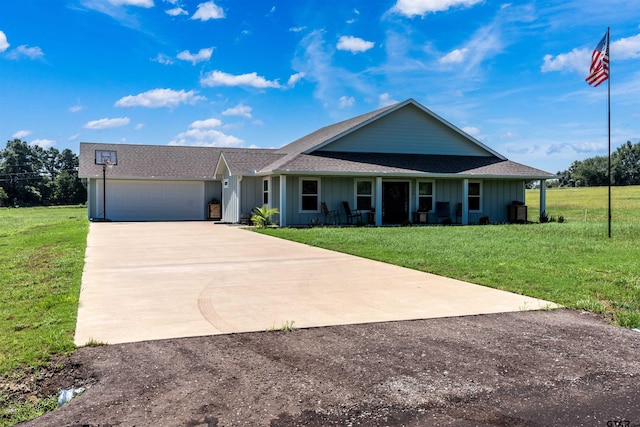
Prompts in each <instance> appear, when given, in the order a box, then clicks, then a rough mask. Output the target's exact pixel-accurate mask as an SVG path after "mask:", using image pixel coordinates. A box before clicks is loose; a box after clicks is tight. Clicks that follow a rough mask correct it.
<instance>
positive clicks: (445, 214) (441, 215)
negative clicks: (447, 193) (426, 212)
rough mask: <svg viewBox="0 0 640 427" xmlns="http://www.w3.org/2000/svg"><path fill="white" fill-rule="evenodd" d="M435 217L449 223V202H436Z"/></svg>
mask: <svg viewBox="0 0 640 427" xmlns="http://www.w3.org/2000/svg"><path fill="white" fill-rule="evenodd" d="M436 217H437V218H438V219H442V220H443V222H444V221H445V220H446V219H449V221H451V207H450V205H449V202H436Z"/></svg>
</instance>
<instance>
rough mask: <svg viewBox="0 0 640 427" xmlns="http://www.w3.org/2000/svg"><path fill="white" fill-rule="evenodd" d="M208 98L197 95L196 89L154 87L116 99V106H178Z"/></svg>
mask: <svg viewBox="0 0 640 427" xmlns="http://www.w3.org/2000/svg"><path fill="white" fill-rule="evenodd" d="M204 99H206V98H205V97H203V96H199V95H197V92H196V91H193V90H190V91H188V92H185V91H184V90H179V91H177V90H173V89H152V90H149V91H147V92H143V93H140V94H138V95H128V96H125V97H123V98H120V99H119V100H118V101H116V103H115V106H116V107H148V108H159V107H177V106H178V105H180V104H191V105H193V104H195V103H197V102H198V101H202V100H204Z"/></svg>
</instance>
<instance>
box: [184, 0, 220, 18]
mask: <svg viewBox="0 0 640 427" xmlns="http://www.w3.org/2000/svg"><path fill="white" fill-rule="evenodd" d="M222 18H224V10H222V8H221V7H220V6H218V5H216V4H215V3H214V2H213V1H208V2H206V3H200V4H199V5H198V10H197V11H196V13H194V14H193V16H192V17H191V19H199V20H201V21H208V20H209V19H222Z"/></svg>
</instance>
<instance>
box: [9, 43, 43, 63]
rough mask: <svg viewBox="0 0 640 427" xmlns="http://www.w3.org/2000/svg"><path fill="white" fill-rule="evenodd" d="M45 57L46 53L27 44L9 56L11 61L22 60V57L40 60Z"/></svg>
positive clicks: (11, 52)
mask: <svg viewBox="0 0 640 427" xmlns="http://www.w3.org/2000/svg"><path fill="white" fill-rule="evenodd" d="M43 56H44V53H43V52H42V49H40V48H39V47H38V46H34V47H29V46H27V45H26V44H23V45H20V46H18V47H17V48H15V49H13V50H12V51H10V52H9V53H8V54H7V57H8V58H9V59H20V58H22V57H27V58H29V59H38V58H42V57H43Z"/></svg>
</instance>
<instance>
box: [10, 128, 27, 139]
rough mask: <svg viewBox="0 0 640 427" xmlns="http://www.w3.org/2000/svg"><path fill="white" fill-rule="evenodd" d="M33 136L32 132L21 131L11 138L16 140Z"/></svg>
mask: <svg viewBox="0 0 640 427" xmlns="http://www.w3.org/2000/svg"><path fill="white" fill-rule="evenodd" d="M29 135H31V131H30V130H19V131H18V132H16V133H14V134H13V135H11V138H14V139H22V138H24V137H26V136H29Z"/></svg>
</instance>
